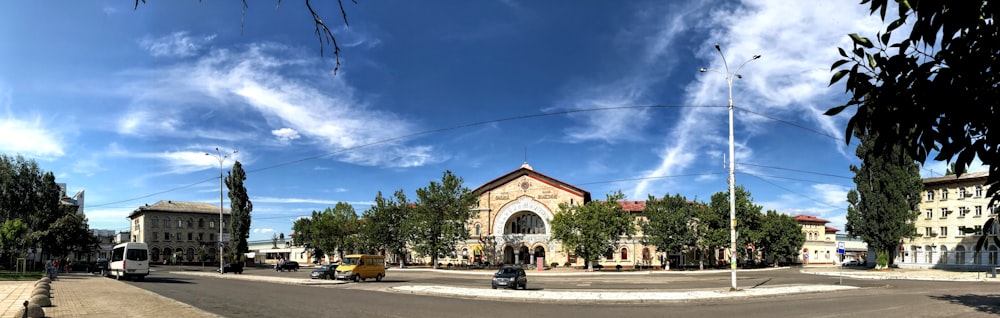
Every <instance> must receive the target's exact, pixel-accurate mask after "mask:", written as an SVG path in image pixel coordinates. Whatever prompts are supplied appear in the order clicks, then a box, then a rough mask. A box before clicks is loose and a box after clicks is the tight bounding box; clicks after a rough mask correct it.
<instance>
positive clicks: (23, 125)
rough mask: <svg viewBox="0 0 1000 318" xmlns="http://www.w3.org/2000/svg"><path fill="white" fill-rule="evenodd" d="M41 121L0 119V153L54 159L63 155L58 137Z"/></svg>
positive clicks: (48, 125) (37, 119) (49, 126)
mask: <svg viewBox="0 0 1000 318" xmlns="http://www.w3.org/2000/svg"><path fill="white" fill-rule="evenodd" d="M57 126H58V125H51V124H46V123H43V122H42V120H41V119H39V118H36V119H35V120H30V121H26V120H20V119H16V118H0V136H3V138H0V152H4V153H9V154H21V155H24V156H27V157H35V158H55V157H61V156H63V155H64V154H65V152H64V150H63V144H62V140H61V138H60V136H59V135H58V134H57V133H56V132H55V131H52V130H51V127H57Z"/></svg>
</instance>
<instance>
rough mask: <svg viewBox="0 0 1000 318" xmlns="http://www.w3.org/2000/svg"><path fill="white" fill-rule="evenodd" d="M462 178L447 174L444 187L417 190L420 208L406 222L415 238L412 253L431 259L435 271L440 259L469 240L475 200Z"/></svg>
mask: <svg viewBox="0 0 1000 318" xmlns="http://www.w3.org/2000/svg"><path fill="white" fill-rule="evenodd" d="M462 183H463V181H462V178H460V177H456V176H455V175H454V174H452V173H451V171H445V172H444V175H443V176H442V177H441V183H437V182H435V181H431V183H430V185H428V186H427V187H426V188H420V189H417V205H416V207H415V208H414V209H413V213H412V214H411V217H410V218H409V220H408V221H407V222H406V224H407V226H406V230H405V231H406V233H409V234H410V235H411V238H412V243H413V250H414V251H416V252H417V253H420V254H421V255H428V256H430V257H431V263H432V264H433V266H434V268H437V266H438V264H437V263H438V262H437V260H438V257H439V256H441V255H446V254H448V253H450V252H452V251H454V250H455V249H456V248H457V244H458V243H459V242H461V241H464V240H466V239H468V238H469V231H468V230H467V229H466V228H465V226H466V224H467V223H468V221H469V219H470V218H472V211H471V210H470V209H469V207H471V206H472V205H473V204H475V203H476V196H475V195H474V193H472V192H471V191H469V189H468V188H465V187H463V186H462Z"/></svg>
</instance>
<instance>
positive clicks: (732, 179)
mask: <svg viewBox="0 0 1000 318" xmlns="http://www.w3.org/2000/svg"><path fill="white" fill-rule="evenodd" d="M715 50H716V51H719V55H721V56H722V65H723V66H724V67H725V68H726V72H725V73H723V72H721V71H719V70H713V69H708V68H704V67H703V68H701V70H700V71H701V72H702V73H705V72H710V71H711V72H716V73H719V74H722V76H724V77H725V78H726V84H727V85H729V267H730V269H731V271H732V286H731V287H730V290H731V291H736V290H739V289H738V288H736V147H735V146H734V141H733V79H736V78H743V75H740V74H739V71H740V69H742V68H743V66H744V65H747V63H750V61H753V60H756V59H759V58H760V54H757V55H754V56H753V57H751V58H750V59H749V60H747V61H746V62H743V64H740V67H737V68H736V70H735V71H733V72H732V73H730V72H729V63H728V62H726V55H725V54H722V48H721V47H719V44H715Z"/></svg>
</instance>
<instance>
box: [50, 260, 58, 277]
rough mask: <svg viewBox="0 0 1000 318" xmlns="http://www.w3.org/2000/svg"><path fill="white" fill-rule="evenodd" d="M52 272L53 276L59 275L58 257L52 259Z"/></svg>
mask: <svg viewBox="0 0 1000 318" xmlns="http://www.w3.org/2000/svg"><path fill="white" fill-rule="evenodd" d="M52 267H53V268H52V273H53V275H54V276H55V277H59V259H58V258H56V259H54V260H52Z"/></svg>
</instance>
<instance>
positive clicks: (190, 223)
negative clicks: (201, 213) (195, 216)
mask: <svg viewBox="0 0 1000 318" xmlns="http://www.w3.org/2000/svg"><path fill="white" fill-rule="evenodd" d="M193 227H194V220H192V219H188V228H189V229H190V228H193Z"/></svg>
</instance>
